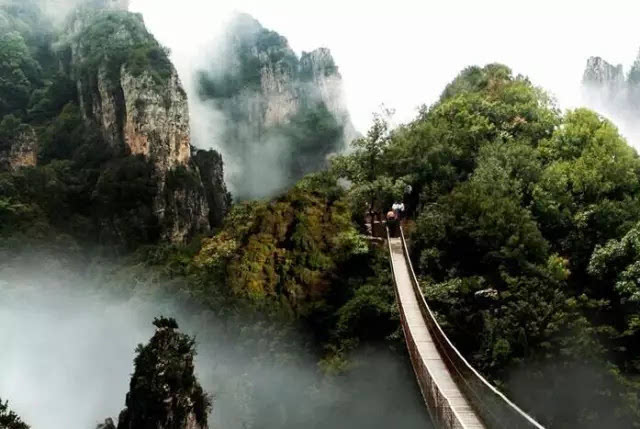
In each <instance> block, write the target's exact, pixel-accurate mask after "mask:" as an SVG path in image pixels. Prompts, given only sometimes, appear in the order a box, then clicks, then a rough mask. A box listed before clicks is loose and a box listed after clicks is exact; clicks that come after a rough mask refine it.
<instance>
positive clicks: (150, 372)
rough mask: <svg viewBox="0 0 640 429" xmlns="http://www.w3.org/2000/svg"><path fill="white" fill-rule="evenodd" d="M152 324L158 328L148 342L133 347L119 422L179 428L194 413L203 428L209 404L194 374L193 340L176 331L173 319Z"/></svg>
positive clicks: (160, 320)
mask: <svg viewBox="0 0 640 429" xmlns="http://www.w3.org/2000/svg"><path fill="white" fill-rule="evenodd" d="M153 324H154V325H155V326H156V328H157V329H156V332H155V334H154V336H153V337H152V338H151V340H150V341H149V344H147V345H142V344H140V345H139V346H138V348H137V350H136V353H137V356H136V358H135V360H134V366H135V370H134V373H133V375H132V377H131V383H130V391H129V393H128V394H127V400H126V405H127V408H126V409H125V410H124V411H123V412H122V414H121V416H120V425H125V426H127V427H167V428H172V429H178V428H181V427H184V426H185V425H186V424H187V421H188V419H189V418H190V416H191V414H193V416H194V417H195V420H196V422H197V423H198V424H199V425H200V426H201V427H206V426H207V420H208V415H209V411H210V410H211V405H212V403H211V398H210V397H209V396H208V395H207V394H206V393H205V392H204V390H203V389H202V387H201V386H200V384H199V383H198V381H197V379H196V376H195V374H194V366H193V358H194V356H195V353H196V351H195V339H194V338H192V337H189V336H188V335H186V334H182V333H180V332H178V331H177V330H178V324H177V323H176V321H175V320H174V319H171V318H165V317H160V318H156V319H155V320H154V321H153Z"/></svg>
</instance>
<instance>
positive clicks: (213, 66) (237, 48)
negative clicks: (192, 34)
mask: <svg viewBox="0 0 640 429" xmlns="http://www.w3.org/2000/svg"><path fill="white" fill-rule="evenodd" d="M198 86H199V90H198V96H199V97H200V98H201V101H203V102H205V103H207V104H208V105H212V106H214V107H215V109H216V110H217V112H216V116H218V117H219V116H221V117H222V118H223V121H220V122H222V123H221V126H222V127H223V129H222V131H221V132H220V133H219V134H221V135H220V138H219V139H218V141H216V142H213V144H215V147H216V148H217V149H219V150H220V151H221V152H222V155H223V156H224V158H225V160H226V161H227V163H228V164H230V165H231V166H234V167H235V166H238V168H236V169H235V170H231V171H230V172H229V175H228V179H229V181H230V182H231V185H232V188H233V190H234V193H236V194H238V195H239V197H240V198H260V197H264V196H268V195H271V194H274V193H277V192H279V191H281V190H282V189H284V188H286V187H287V186H290V185H292V184H293V183H295V182H296V181H297V180H298V179H300V178H301V177H302V176H303V175H305V174H307V173H309V172H312V171H316V170H318V169H321V168H323V167H324V166H325V164H326V160H327V157H328V156H329V155H330V154H332V153H336V152H339V151H341V150H343V149H344V148H345V147H346V145H347V143H348V142H349V141H350V140H351V139H353V138H354V137H355V136H356V132H355V129H354V127H353V125H352V123H351V119H350V116H349V113H348V110H347V108H346V102H345V97H344V91H343V86H342V77H341V76H340V73H339V72H338V68H337V67H336V65H335V62H334V60H333V58H332V56H331V53H330V51H329V50H328V49H325V48H322V49H317V50H315V51H313V52H310V53H303V54H302V55H301V56H300V57H298V56H297V55H296V53H295V52H294V51H293V50H292V49H291V47H290V46H289V44H288V42H287V39H286V38H284V37H283V36H281V35H279V34H278V33H276V32H274V31H271V30H268V29H266V28H264V27H263V26H262V25H261V24H260V23H259V22H258V21H256V20H255V19H253V18H252V17H250V16H248V15H246V14H239V15H237V16H236V17H235V18H234V19H233V20H232V21H231V22H230V24H229V26H228V28H227V31H226V33H225V35H224V37H222V38H221V41H220V42H219V45H218V46H216V47H215V48H214V49H213V50H212V53H211V58H210V61H209V62H208V66H207V68H206V69H205V70H202V71H201V73H200V78H199V81H198ZM212 120H213V119H212Z"/></svg>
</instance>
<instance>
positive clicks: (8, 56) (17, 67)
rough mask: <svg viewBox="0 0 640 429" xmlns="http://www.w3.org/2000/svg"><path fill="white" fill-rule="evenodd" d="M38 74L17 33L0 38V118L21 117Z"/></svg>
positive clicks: (39, 71)
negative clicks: (14, 115)
mask: <svg viewBox="0 0 640 429" xmlns="http://www.w3.org/2000/svg"><path fill="white" fill-rule="evenodd" d="M40 75H41V70H40V66H39V65H38V63H37V62H36V61H35V60H34V59H33V57H32V56H31V52H29V49H28V48H27V45H26V43H25V41H24V39H23V37H22V36H21V35H20V33H18V32H9V33H4V34H0V76H2V79H0V116H4V115H6V114H8V113H11V112H20V113H24V110H25V109H26V108H27V106H28V104H29V97H30V95H31V92H32V91H33V89H34V88H35V87H36V86H37V85H38V83H39V80H40Z"/></svg>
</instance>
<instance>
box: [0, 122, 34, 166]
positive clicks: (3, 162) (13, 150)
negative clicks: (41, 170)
mask: <svg viewBox="0 0 640 429" xmlns="http://www.w3.org/2000/svg"><path fill="white" fill-rule="evenodd" d="M8 140H9V141H8V147H6V148H5V149H4V150H2V148H0V171H2V170H5V171H7V170H8V171H15V170H17V169H19V168H22V167H34V166H35V165H36V163H37V161H38V138H37V136H36V132H35V131H34V129H33V128H32V127H31V126H28V125H22V126H20V129H19V130H17V131H16V133H15V134H14V135H13V136H12V137H11V138H9V139H8Z"/></svg>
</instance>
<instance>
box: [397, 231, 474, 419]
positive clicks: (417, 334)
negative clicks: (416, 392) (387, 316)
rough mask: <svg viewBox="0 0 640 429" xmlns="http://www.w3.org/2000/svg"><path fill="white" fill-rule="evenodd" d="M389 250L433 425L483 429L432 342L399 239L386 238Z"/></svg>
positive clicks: (413, 361)
mask: <svg viewBox="0 0 640 429" xmlns="http://www.w3.org/2000/svg"><path fill="white" fill-rule="evenodd" d="M389 249H390V252H391V263H392V268H393V273H394V277H395V282H396V295H397V299H398V304H399V307H400V313H401V316H402V322H403V323H402V326H403V330H404V331H405V332H404V334H405V338H406V340H407V346H408V347H409V352H410V354H411V361H412V363H413V366H414V370H415V372H416V377H417V379H418V383H419V384H420V389H421V391H422V395H423V396H424V399H425V402H426V403H427V406H428V408H429V412H430V413H431V417H432V419H433V420H434V423H435V424H436V425H438V427H441V428H447V429H448V428H462V429H480V428H483V429H484V428H485V425H484V424H483V423H482V422H481V421H480V419H479V418H478V416H477V415H476V413H475V411H474V410H473V408H471V406H470V404H469V402H468V401H467V399H466V398H465V396H464V395H463V393H462V392H461V391H460V389H459V388H458V385H457V384H456V382H455V380H454V379H453V377H452V376H451V373H450V372H449V369H448V368H447V366H446V365H445V363H444V362H443V359H442V356H441V355H440V352H439V351H438V349H437V348H436V346H435V344H434V342H433V337H432V336H431V333H430V332H429V329H428V327H427V324H426V322H425V320H424V318H423V315H422V312H421V311H420V307H419V304H418V297H417V296H416V293H415V292H414V288H413V284H412V282H411V277H410V276H411V275H412V274H411V272H410V267H409V264H408V263H407V260H406V258H405V254H404V248H403V243H402V239H401V238H390V239H389ZM420 299H422V297H420Z"/></svg>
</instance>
